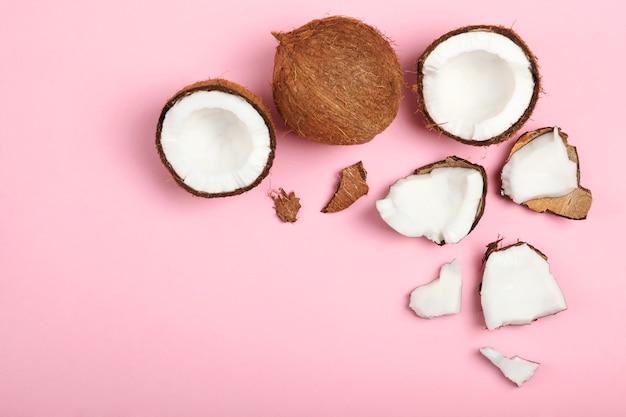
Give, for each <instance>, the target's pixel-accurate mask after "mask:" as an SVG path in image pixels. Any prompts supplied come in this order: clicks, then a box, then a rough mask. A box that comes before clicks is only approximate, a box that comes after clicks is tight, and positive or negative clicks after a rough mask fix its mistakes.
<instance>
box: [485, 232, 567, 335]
mask: <svg viewBox="0 0 626 417" xmlns="http://www.w3.org/2000/svg"><path fill="white" fill-rule="evenodd" d="M496 245H497V242H495V243H493V244H490V245H489V246H488V247H489V249H488V250H487V254H486V255H485V266H484V272H483V279H482V284H481V288H480V300H481V304H482V309H483V314H484V317H485V324H486V326H487V329H489V330H494V329H497V328H498V327H502V326H507V325H522V324H530V323H532V322H533V321H534V320H536V319H538V318H541V317H545V316H548V315H552V314H556V313H558V312H560V311H563V310H565V309H567V304H566V302H565V298H564V297H563V293H562V292H561V289H560V287H559V284H558V283H557V281H556V279H555V278H554V277H553V276H552V274H551V273H550V267H549V265H548V261H547V258H546V257H545V255H543V254H542V253H541V252H539V251H538V250H537V249H535V248H534V247H532V246H530V245H529V244H527V243H524V242H520V243H516V244H514V245H510V246H507V247H504V248H501V249H496V248H495V246H496Z"/></svg>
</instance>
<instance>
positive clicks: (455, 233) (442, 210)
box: [376, 167, 485, 244]
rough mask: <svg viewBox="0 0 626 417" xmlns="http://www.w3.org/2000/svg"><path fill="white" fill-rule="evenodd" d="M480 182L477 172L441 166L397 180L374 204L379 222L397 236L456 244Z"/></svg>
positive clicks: (475, 204) (472, 212)
mask: <svg viewBox="0 0 626 417" xmlns="http://www.w3.org/2000/svg"><path fill="white" fill-rule="evenodd" d="M484 186H485V184H484V181H483V177H482V175H481V173H480V172H479V171H478V170H475V169H471V168H458V167H454V168H453V167H443V168H436V169H434V170H432V171H431V172H430V173H428V174H419V175H410V176H408V177H406V178H402V179H400V180H398V181H397V182H396V183H395V184H393V185H392V186H391V187H390V189H389V194H387V196H386V197H385V198H384V199H382V200H378V201H377V202H376V208H377V209H378V212H379V213H380V216H381V217H382V219H383V220H384V221H385V222H386V223H387V224H388V225H389V226H391V227H392V228H393V229H394V230H396V231H397V232H398V233H401V234H403V235H405V236H409V237H420V236H425V237H427V238H428V239H430V240H432V241H433V242H436V243H439V244H441V243H456V242H458V241H460V240H461V239H462V238H463V237H465V236H466V235H467V234H468V233H469V232H470V230H471V228H472V226H473V224H474V220H475V218H476V214H477V212H478V208H479V205H480V202H481V200H482V198H483V190H484Z"/></svg>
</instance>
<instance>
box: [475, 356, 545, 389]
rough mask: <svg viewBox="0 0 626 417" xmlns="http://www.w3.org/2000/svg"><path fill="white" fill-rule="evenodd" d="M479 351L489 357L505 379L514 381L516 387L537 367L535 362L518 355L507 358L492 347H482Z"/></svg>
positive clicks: (533, 372) (532, 373)
mask: <svg viewBox="0 0 626 417" xmlns="http://www.w3.org/2000/svg"><path fill="white" fill-rule="evenodd" d="M480 353H482V354H483V356H484V357H485V358H487V359H489V361H490V362H491V363H492V364H494V365H495V366H496V367H497V368H498V369H499V370H500V371H501V372H502V374H503V375H504V376H505V377H507V379H509V380H510V381H512V382H514V383H515V384H516V385H517V386H518V387H521V386H522V385H524V383H525V382H526V381H528V380H529V379H530V378H532V377H533V375H534V374H535V371H536V370H537V368H539V364H538V363H537V362H532V361H529V360H527V359H524V358H520V357H519V356H513V357H511V358H507V357H506V356H504V355H503V354H501V353H500V352H498V351H497V350H496V349H494V348H492V347H483V348H481V349H480Z"/></svg>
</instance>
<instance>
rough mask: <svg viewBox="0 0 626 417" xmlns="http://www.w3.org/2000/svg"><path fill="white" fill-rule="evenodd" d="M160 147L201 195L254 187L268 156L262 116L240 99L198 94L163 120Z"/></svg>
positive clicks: (185, 99)
mask: <svg viewBox="0 0 626 417" xmlns="http://www.w3.org/2000/svg"><path fill="white" fill-rule="evenodd" d="M160 140H161V142H160V143H161V147H162V149H163V153H164V155H165V157H166V159H167V161H168V162H169V163H170V165H171V166H172V168H173V170H174V171H175V172H176V174H177V175H178V176H179V177H180V178H182V179H183V181H184V183H185V184H186V185H187V186H189V187H190V188H192V189H194V190H196V191H199V192H204V193H209V194H218V193H224V192H232V191H235V190H238V189H241V188H244V187H247V186H249V185H250V184H253V183H254V182H255V181H256V180H257V178H258V177H259V176H260V175H261V174H262V173H263V172H264V170H265V168H266V165H267V163H268V158H269V155H270V153H271V138H270V132H269V129H268V127H267V125H266V123H265V120H264V119H263V117H262V116H261V115H260V114H259V113H258V111H257V110H256V108H255V107H254V106H252V105H251V104H250V103H249V102H247V101H246V100H245V99H243V98H242V97H239V96H237V95H234V94H228V93H225V92H222V91H217V90H213V91H196V92H193V93H191V94H189V95H187V96H185V97H183V98H182V99H181V100H179V101H178V102H176V104H174V106H172V107H171V108H170V109H169V110H168V111H167V113H166V114H165V117H164V119H163V125H162V129H161V138H160Z"/></svg>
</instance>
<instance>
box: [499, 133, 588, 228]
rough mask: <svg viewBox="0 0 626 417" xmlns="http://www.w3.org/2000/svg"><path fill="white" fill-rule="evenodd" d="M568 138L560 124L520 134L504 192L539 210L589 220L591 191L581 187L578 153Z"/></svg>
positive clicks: (505, 169)
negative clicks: (587, 218)
mask: <svg viewBox="0 0 626 417" xmlns="http://www.w3.org/2000/svg"><path fill="white" fill-rule="evenodd" d="M567 137H568V136H567V134H566V133H564V132H563V131H561V130H560V129H559V128H558V127H545V128H542V129H537V130H533V131H531V132H526V133H524V134H523V135H522V136H520V138H519V139H518V140H517V142H516V143H515V145H514V146H513V148H512V149H511V152H510V154H509V157H508V159H507V161H506V163H505V165H504V167H503V169H502V190H501V193H502V195H503V196H506V197H508V198H510V199H511V200H513V201H514V202H516V203H518V204H521V205H524V206H526V207H528V208H530V209H531V210H534V211H536V212H539V213H543V212H547V213H553V214H557V215H559V216H562V217H566V218H568V219H574V220H582V219H585V218H586V217H587V213H588V212H589V209H590V208H591V201H592V197H591V191H589V190H588V189H586V188H584V187H581V186H580V166H579V161H578V153H577V152H576V148H575V147H574V146H571V145H569V144H568V143H567Z"/></svg>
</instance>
